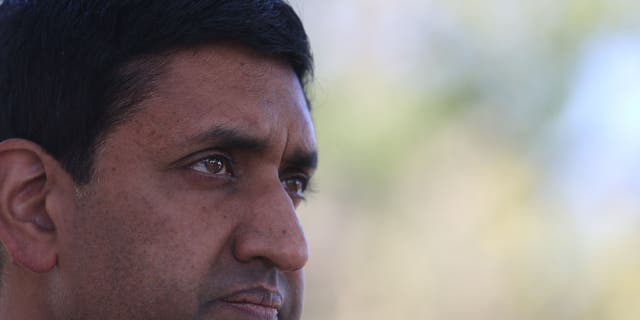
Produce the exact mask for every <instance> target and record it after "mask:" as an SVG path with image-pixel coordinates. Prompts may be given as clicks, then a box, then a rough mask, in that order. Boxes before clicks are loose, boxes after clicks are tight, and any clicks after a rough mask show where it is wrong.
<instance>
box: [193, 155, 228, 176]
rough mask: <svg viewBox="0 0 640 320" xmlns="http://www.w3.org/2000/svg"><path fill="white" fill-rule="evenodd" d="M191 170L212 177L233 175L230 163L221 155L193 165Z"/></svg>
mask: <svg viewBox="0 0 640 320" xmlns="http://www.w3.org/2000/svg"><path fill="white" fill-rule="evenodd" d="M191 169H193V170H195V171H198V172H201V173H205V174H211V175H231V174H232V171H231V165H230V161H229V160H228V159H227V158H226V157H224V156H220V155H215V156H209V157H207V158H204V159H202V160H199V161H198V162H196V163H194V164H192V165H191Z"/></svg>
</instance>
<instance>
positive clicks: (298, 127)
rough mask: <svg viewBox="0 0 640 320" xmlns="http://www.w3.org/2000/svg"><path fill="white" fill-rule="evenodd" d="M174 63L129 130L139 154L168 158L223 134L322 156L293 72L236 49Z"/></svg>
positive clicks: (180, 56)
mask: <svg viewBox="0 0 640 320" xmlns="http://www.w3.org/2000/svg"><path fill="white" fill-rule="evenodd" d="M169 59H170V60H169V63H168V64H167V65H166V69H165V72H163V74H162V75H161V76H160V78H159V79H158V81H157V86H156V88H155V90H154V92H153V93H152V94H151V96H150V97H149V98H148V99H147V100H145V101H143V102H142V103H141V108H140V109H141V110H140V112H139V113H138V114H137V115H136V116H134V117H133V118H134V119H132V120H133V121H131V122H132V123H131V124H132V126H129V128H128V130H129V133H128V135H129V137H130V139H133V140H135V141H132V142H134V143H135V144H136V146H137V148H141V149H147V151H148V153H149V154H151V153H158V152H160V153H162V152H165V151H166V150H167V149H169V148H172V147H173V146H175V145H177V144H180V143H182V141H184V138H185V137H187V136H194V135H197V134H199V133H201V132H206V131H209V130H211V129H212V128H214V127H217V126H226V127H231V128H236V129H239V130H242V131H246V132H247V133H249V134H251V135H253V136H259V137H263V138H266V139H269V140H270V144H273V145H276V146H277V145H279V146H284V147H287V146H289V143H290V142H292V143H294V144H298V146H297V148H299V147H302V148H304V149H314V148H315V139H314V138H313V136H314V134H313V124H312V122H311V117H310V114H309V110H308V107H307V104H306V98H305V96H304V92H303V90H302V86H301V85H300V82H299V81H298V79H297V76H296V75H295V73H294V72H293V70H292V69H291V68H290V67H289V66H288V65H287V64H285V63H282V62H281V61H279V60H275V59H271V58H267V57H263V56H260V55H258V54H255V53H253V52H252V51H250V50H248V49H244V48H242V47H234V46H209V47H202V48H198V49H195V50H188V51H180V52H176V53H175V54H173V55H171V56H169ZM291 135H294V137H290V136H291ZM300 144H302V145H300ZM163 145H164V146H165V148H164V149H165V150H162V147H163ZM284 147H282V148H281V149H282V150H281V151H285V152H286V151H287V150H283V149H284ZM291 147H294V146H291Z"/></svg>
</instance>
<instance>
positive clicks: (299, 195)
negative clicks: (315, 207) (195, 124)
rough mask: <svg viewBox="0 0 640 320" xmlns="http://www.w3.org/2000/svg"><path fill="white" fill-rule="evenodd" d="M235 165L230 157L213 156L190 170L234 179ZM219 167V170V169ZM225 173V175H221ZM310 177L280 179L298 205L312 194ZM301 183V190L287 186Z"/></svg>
mask: <svg viewBox="0 0 640 320" xmlns="http://www.w3.org/2000/svg"><path fill="white" fill-rule="evenodd" d="M207 166H215V167H214V168H216V170H213V171H216V172H211V171H210V170H211V168H210V167H207ZM233 166H234V163H233V161H232V160H231V158H230V157H228V156H226V155H223V154H211V155H208V156H206V157H204V158H201V159H199V160H197V161H195V162H193V163H191V164H190V165H189V168H190V169H192V170H194V171H197V172H199V173H201V174H205V175H214V176H223V177H234V176H235V173H234V170H233ZM218 167H219V169H218ZM219 172H223V173H219ZM309 180H310V179H309V177H307V176H306V175H302V174H294V175H290V176H285V177H282V178H281V179H280V184H281V185H282V187H283V188H284V190H285V191H286V192H287V193H288V194H289V196H290V197H291V198H292V199H293V200H294V203H296V204H297V202H298V201H304V200H306V198H305V194H307V193H308V192H311V190H310V189H311V188H310V186H309ZM292 182H295V183H299V185H297V187H298V189H299V190H289V188H288V186H287V184H288V183H292Z"/></svg>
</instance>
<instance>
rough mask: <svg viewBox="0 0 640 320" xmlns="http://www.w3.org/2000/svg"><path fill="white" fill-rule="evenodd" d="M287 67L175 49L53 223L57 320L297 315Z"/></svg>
mask: <svg viewBox="0 0 640 320" xmlns="http://www.w3.org/2000/svg"><path fill="white" fill-rule="evenodd" d="M315 150H316V143H315V138H314V129H313V125H312V122H311V119H310V115H309V112H308V108H307V105H306V101H305V97H304V94H303V92H302V89H301V87H300V84H299V82H298V80H297V78H296V76H295V74H294V73H293V71H292V70H291V69H290V68H289V67H288V66H286V65H285V64H282V63H279V62H278V61H276V60H271V59H268V58H263V57H259V56H256V55H253V54H252V53H251V52H249V51H246V50H243V49H240V48H236V47H231V46H216V47H210V48H205V49H199V50H196V51H184V52H180V53H177V54H175V55H173V57H172V59H171V63H170V64H169V66H168V69H167V71H166V73H164V74H163V75H162V76H160V77H159V79H158V81H157V83H156V84H155V90H153V93H152V94H151V96H150V97H149V98H148V99H146V100H145V101H144V102H142V103H141V110H140V111H139V112H137V113H135V114H134V115H133V116H132V117H131V118H130V119H129V120H127V121H126V122H125V123H123V124H121V125H119V126H117V127H116V128H115V129H114V130H113V131H111V132H110V133H109V134H108V135H107V137H106V140H105V141H104V144H103V145H102V147H101V149H100V150H99V151H98V152H97V153H96V157H95V160H94V166H95V170H96V175H95V177H94V178H93V179H92V182H91V183H89V184H88V185H87V186H83V187H81V188H79V190H78V196H77V198H78V201H77V210H75V212H74V213H73V214H71V218H70V223H69V225H70V227H68V229H64V228H62V229H61V230H58V232H59V233H60V242H61V243H62V244H63V245H62V249H61V250H60V252H59V260H58V266H59V268H58V270H59V276H58V277H57V278H56V280H55V281H54V282H53V284H52V286H54V288H55V291H57V292H58V294H57V296H56V297H54V298H53V299H52V302H51V304H52V305H53V306H54V307H52V309H53V311H52V312H53V313H55V314H56V316H57V318H59V319H216V320H242V319H281V320H295V319H299V318H300V313H301V299H302V290H303V279H302V278H303V277H302V270H301V268H302V267H303V266H304V265H305V263H306V261H307V244H306V240H305V238H304V235H303V231H302V228H301V226H300V223H299V220H298V218H297V216H296V211H295V209H296V207H297V205H298V204H299V203H300V201H301V200H302V197H303V191H304V188H305V186H306V183H307V181H308V179H309V178H310V176H311V175H312V173H313V168H314V165H315Z"/></svg>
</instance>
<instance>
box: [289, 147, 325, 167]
mask: <svg viewBox="0 0 640 320" xmlns="http://www.w3.org/2000/svg"><path fill="white" fill-rule="evenodd" d="M284 165H285V166H286V167H294V168H300V169H308V170H315V169H316V168H317V167H318V152H317V151H316V150H302V149H298V150H296V151H295V152H294V154H293V155H292V156H290V157H287V158H286V159H285V160H284Z"/></svg>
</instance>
